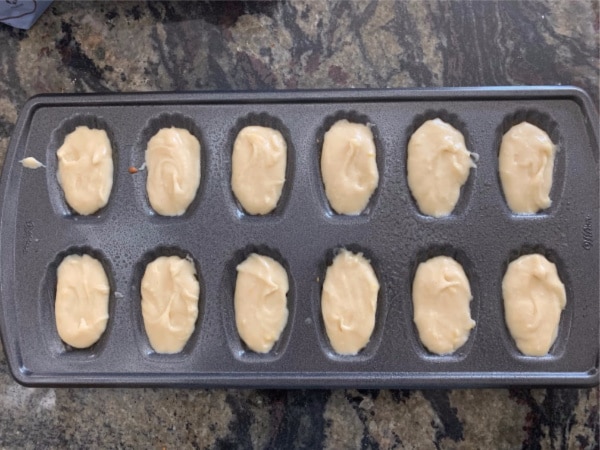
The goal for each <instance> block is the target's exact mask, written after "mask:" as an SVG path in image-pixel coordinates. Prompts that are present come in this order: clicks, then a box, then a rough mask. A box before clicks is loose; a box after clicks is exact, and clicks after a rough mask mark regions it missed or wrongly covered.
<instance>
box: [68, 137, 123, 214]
mask: <svg viewBox="0 0 600 450" xmlns="http://www.w3.org/2000/svg"><path fill="white" fill-rule="evenodd" d="M56 155H57V157H58V174H57V177H58V182H59V183H60V185H61V187H62V189H63V191H64V193H65V199H66V201H67V203H68V204H69V206H70V207H71V208H73V209H74V210H75V211H76V212H78V213H79V214H81V215H89V214H93V213H95V212H96V211H98V210H99V209H100V208H102V207H104V206H106V204H107V203H108V198H109V197H110V192H111V190H112V185H113V160H112V148H111V146H110V141H109V139H108V135H107V134H106V131H104V130H96V129H90V128H88V127H85V126H80V127H77V128H75V131H73V132H72V133H69V134H68V135H67V137H66V138H65V142H64V143H63V145H62V146H61V147H60V148H59V149H58V151H57V152H56Z"/></svg>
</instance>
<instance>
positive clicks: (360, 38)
mask: <svg viewBox="0 0 600 450" xmlns="http://www.w3.org/2000/svg"><path fill="white" fill-rule="evenodd" d="M598 40H599V6H598V2H597V1H571V2H558V1H557V2H542V1H537V2H520V3H513V2H509V1H482V2H473V3H471V2H445V1H439V2H438V1H407V2H400V1H380V2H377V1H348V2H338V1H330V2H325V1H316V0H313V1H310V0H309V1H304V2H289V3H271V2H256V3H242V2H240V3H238V2H217V3H210V4H207V3H195V4H189V3H176V2H152V3H149V4H145V3H134V2H123V3H118V4H117V3H100V2H85V3H75V2H66V1H59V2H55V3H54V4H53V6H51V8H50V9H48V11H46V13H45V14H44V15H43V16H42V17H41V19H40V20H39V22H38V23H37V24H36V25H35V26H34V27H33V28H32V29H31V30H29V31H18V30H13V29H11V28H8V27H6V26H4V25H0V158H2V159H3V157H4V154H5V152H6V148H7V145H8V141H9V138H10V135H11V132H12V130H13V127H14V123H15V120H16V118H17V115H18V112H19V111H20V109H21V107H22V106H23V104H24V102H25V100H26V99H27V98H28V97H30V96H32V95H35V94H39V93H43V92H52V93H57V92H105V91H149V90H204V89H206V90H214V89H223V90H238V89H284V88H291V89H305V88H338V87H339V88H341V87H361V88H363V87H372V88H383V87H415V86H468V85H513V84H515V85H518V84H574V85H576V86H580V87H582V88H584V89H586V90H587V91H588V92H589V93H590V95H591V96H592V98H593V100H594V102H595V103H596V104H598V99H599V73H600V60H599V55H598V52H599V44H598ZM598 404H599V391H598V388H594V389H580V390H574V389H533V390H529V389H502V390H456V391H446V390H434V391H393V390H384V391H360V390H334V391H283V390H274V391H253V390H210V391H205V390H185V389H178V390H175V389H30V388H24V387H21V386H19V385H18V384H16V383H15V382H14V381H13V379H12V378H11V376H10V375H9V372H8V367H7V365H6V361H5V359H4V356H3V354H2V353H1V352H0V447H6V448H49V447H65V446H68V447H73V448H88V447H103V448H112V447H122V448H162V447H166V448H188V447H194V448H315V447H327V448H335V449H341V448H359V447H363V448H473V449H476V448H506V449H514V448H589V449H593V448H598V446H599V438H598V421H599V416H598Z"/></svg>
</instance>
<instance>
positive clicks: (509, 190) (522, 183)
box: [499, 122, 556, 214]
mask: <svg viewBox="0 0 600 450" xmlns="http://www.w3.org/2000/svg"><path fill="white" fill-rule="evenodd" d="M555 154H556V146H555V145H554V144H553V143H552V140H551V139H550V137H549V136H548V134H547V133H546V132H545V131H543V130H541V129H540V128H538V127H536V126H535V125H532V124H530V123H528V122H522V123H520V124H518V125H515V126H514V127H512V128H511V129H510V130H508V132H506V134H505V135H504V136H503V137H502V144H501V145H500V154H499V170H500V181H501V182H502V189H503V191H504V197H505V198H506V202H507V203H508V206H509V207H510V209H511V210H512V211H513V212H515V213H517V214H533V213H537V212H538V211H540V210H543V209H546V208H548V207H550V205H551V204H552V200H550V189H551V188H552V172H553V169H554V156H555Z"/></svg>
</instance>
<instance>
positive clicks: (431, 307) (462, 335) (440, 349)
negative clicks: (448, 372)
mask: <svg viewBox="0 0 600 450" xmlns="http://www.w3.org/2000/svg"><path fill="white" fill-rule="evenodd" d="M472 298H473V296H472V295H471V286H470V285H469V280H468V279H467V276H466V275H465V271H464V270H463V268H462V266H461V265H460V264H459V263H457V262H456V261H455V260H454V259H452V258H450V257H448V256H436V257H434V258H431V259H429V260H427V261H425V262H422V263H421V264H419V267H418V268H417V272H416V273H415V279H414V281H413V309H414V321H415V325H416V326H417V330H418V332H419V338H420V339H421V342H422V343H423V345H424V346H425V347H426V348H427V350H429V351H430V352H431V353H435V354H438V355H444V354H448V353H453V352H454V351H456V350H457V349H458V348H460V347H462V346H463V345H464V343H465V342H467V339H468V338H469V333H470V332H471V329H473V327H474V326H475V321H474V320H472V319H471V309H470V303H471V300H472Z"/></svg>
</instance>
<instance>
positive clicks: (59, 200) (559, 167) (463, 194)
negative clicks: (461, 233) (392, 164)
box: [47, 110, 566, 220]
mask: <svg viewBox="0 0 600 450" xmlns="http://www.w3.org/2000/svg"><path fill="white" fill-rule="evenodd" d="M435 118H439V119H441V120H443V121H444V122H446V123H448V124H449V125H451V126H452V127H454V128H455V129H456V130H458V131H459V132H460V133H462V135H463V136H464V138H465V144H466V148H467V150H469V151H470V152H472V153H476V154H478V155H481V154H482V152H481V151H480V150H478V149H477V148H474V145H473V142H472V139H471V137H470V134H469V131H468V127H467V125H466V124H465V122H463V121H462V120H461V118H460V117H459V116H458V115H456V114H452V113H449V112H448V111H447V110H427V111H425V112H424V113H423V114H420V115H417V116H416V117H415V119H414V120H413V122H412V123H411V125H410V126H409V127H408V128H407V130H406V132H405V135H406V142H405V143H404V148H403V149H398V151H403V158H404V164H403V165H404V167H405V166H406V157H407V152H406V148H407V146H408V141H409V140H410V137H411V136H412V135H413V133H414V132H415V131H416V130H417V129H418V128H419V127H420V126H421V125H422V124H423V123H425V122H426V121H428V120H432V119H435ZM343 119H346V120H348V121H350V122H352V123H359V124H364V125H368V126H369V128H370V129H371V131H372V132H373V138H374V142H375V147H376V149H377V153H376V163H377V167H378V171H379V174H380V180H379V183H378V186H377V188H376V189H375V191H374V193H373V195H372V196H371V198H370V199H369V201H368V203H367V205H366V207H365V208H364V209H363V211H362V212H361V213H360V214H359V215H370V214H371V212H372V211H373V210H374V208H375V205H376V203H377V202H378V199H379V197H380V190H381V189H380V186H381V175H382V174H384V173H385V170H384V165H385V158H384V153H385V152H384V151H383V149H384V144H383V140H382V136H381V135H380V132H379V130H378V128H377V124H376V123H373V122H372V121H371V120H370V119H369V118H368V117H367V116H365V115H363V114H360V113H358V112H356V111H339V112H337V113H335V114H333V115H331V116H328V117H327V118H326V119H325V120H324V121H323V124H322V126H321V127H319V129H318V132H317V134H316V137H315V144H316V145H314V147H315V149H316V151H317V153H316V154H315V157H314V158H312V159H313V163H312V164H311V166H312V167H310V171H311V172H313V173H318V174H319V177H318V179H319V180H318V184H319V189H318V196H319V197H320V198H319V200H320V201H321V203H322V205H323V209H324V213H325V214H326V215H328V216H338V217H345V216H344V215H343V214H337V213H336V212H335V211H334V210H333V208H332V207H331V205H330V203H329V201H328V199H327V196H326V195H325V189H324V185H323V178H322V174H321V166H320V155H321V149H322V144H323V137H324V135H325V133H326V132H327V131H328V130H329V129H330V128H331V126H332V125H333V124H335V123H336V122H337V121H339V120H343ZM524 121H526V122H529V123H531V124H533V125H535V126H537V127H538V128H540V129H541V130H543V131H545V132H546V133H547V134H548V136H549V137H550V139H551V140H552V143H553V144H554V145H555V147H556V148H561V142H560V141H561V138H560V134H559V128H558V125H557V123H556V122H555V121H554V120H553V119H552V118H551V117H550V116H549V115H548V114H546V113H544V112H540V111H538V110H518V111H516V112H515V113H512V114H509V115H507V116H506V117H505V118H504V120H503V121H502V122H501V124H500V125H499V126H498V127H497V129H496V137H495V142H494V148H495V149H496V153H495V154H496V156H497V154H498V151H499V149H500V143H501V141H502V137H503V135H504V134H505V133H506V132H507V131H508V130H510V128H512V127H513V126H514V125H517V124H519V123H522V122H524ZM251 125H258V126H264V127H269V128H273V129H274V130H277V131H279V132H280V133H281V134H282V136H283V138H284V139H285V142H286V144H287V164H286V170H285V184H284V187H283V189H282V193H281V197H280V198H279V201H278V202H277V205H276V207H275V208H274V209H273V210H272V211H271V212H270V213H268V214H266V216H278V215H281V214H282V213H283V211H284V209H285V208H286V206H287V204H288V201H289V198H290V191H291V185H292V184H293V179H294V176H295V174H296V156H295V152H296V150H295V146H294V143H293V142H292V139H291V134H290V131H289V129H288V127H287V126H286V125H285V124H284V122H282V121H281V120H280V119H279V118H277V117H274V116H271V115H269V114H267V113H260V114H254V113H253V114H249V115H247V116H245V117H242V118H240V119H239V120H238V121H237V123H236V125H235V126H234V127H233V128H232V129H231V130H230V133H229V137H228V138H227V144H226V148H227V149H228V150H227V152H226V154H227V155H229V157H228V158H225V159H224V162H225V166H224V168H225V171H226V172H227V173H226V174H227V176H228V177H229V178H228V182H230V180H231V166H232V165H231V153H232V148H233V143H234V142H235V139H236V137H237V135H238V134H239V132H240V131H241V130H242V129H243V128H244V127H246V126H251ZM78 126H87V127H89V128H92V129H101V130H105V131H106V132H107V135H108V138H109V140H110V142H111V145H112V151H113V166H114V175H113V176H114V177H120V176H124V174H125V173H127V176H133V177H135V178H134V185H135V187H136V191H139V192H136V196H138V197H139V198H140V200H141V201H142V203H143V208H144V211H145V212H146V213H147V214H149V215H154V216H158V217H161V216H160V215H159V214H157V213H156V212H155V211H154V210H153V209H152V207H151V205H150V202H149V200H148V195H147V192H146V189H145V182H146V175H145V173H146V172H145V171H144V170H141V171H140V172H139V173H136V174H133V175H130V174H129V173H128V170H129V169H131V168H136V171H137V169H139V168H142V169H143V168H144V167H145V157H144V151H145V149H146V147H147V143H148V141H149V140H150V139H151V138H152V137H153V136H154V135H155V134H156V133H157V132H158V131H159V130H161V129H162V128H169V127H176V128H182V129H185V130H187V131H189V132H190V133H191V134H192V135H193V136H194V137H196V138H197V139H198V141H199V143H200V160H201V164H200V184H199V187H198V190H197V192H196V195H195V197H194V199H193V201H192V202H191V203H190V205H189V207H188V208H187V211H186V212H185V213H184V214H183V215H182V217H188V216H190V215H191V214H192V213H193V211H194V210H195V209H196V208H197V207H198V206H199V204H200V202H201V198H202V193H203V191H204V190H205V189H206V182H207V171H208V169H209V164H207V161H208V159H207V158H208V157H209V155H208V146H207V144H206V140H205V139H204V137H203V133H202V131H201V127H200V126H199V125H198V124H197V123H196V121H195V120H194V119H192V118H191V117H188V116H185V115H183V114H179V113H173V114H166V113H165V114H161V115H159V116H157V117H155V118H153V119H150V120H149V122H148V124H147V126H146V127H145V128H144V129H143V130H142V132H141V134H140V136H139V138H138V141H137V144H135V146H134V148H135V149H136V150H135V151H132V152H131V157H130V164H129V165H128V166H127V167H120V166H119V164H118V161H119V157H118V153H119V146H118V145H115V142H116V139H115V136H114V134H113V132H112V131H111V128H110V126H109V125H108V123H107V121H106V120H104V119H103V118H100V117H96V116H89V115H76V116H73V117H71V118H69V119H67V120H65V121H64V122H63V123H62V124H61V125H60V126H59V127H58V128H57V129H56V130H55V132H54V133H53V138H52V143H51V145H50V147H49V149H50V152H49V154H48V157H47V168H48V173H49V175H50V176H49V182H48V185H49V186H48V189H49V193H50V198H51V201H52V203H53V207H54V209H55V210H56V211H57V212H58V213H59V214H60V215H62V216H73V217H77V216H79V215H78V214H77V213H76V212H75V211H74V210H73V209H72V208H70V207H69V205H68V204H67V202H66V201H65V197H64V193H63V191H62V189H61V187H60V185H59V183H58V181H57V179H56V176H55V174H56V173H57V168H58V162H57V158H56V151H57V149H58V148H59V147H60V146H61V145H62V143H63V142H64V140H65V137H66V136H67V135H68V134H69V133H71V132H73V131H74V130H75V128H76V127H78ZM564 153H565V152H564V151H561V152H557V153H556V158H555V162H554V177H553V182H552V188H551V191H550V198H551V199H552V200H553V203H552V206H550V207H549V208H547V209H545V210H543V211H541V212H540V214H547V213H548V214H549V213H551V211H552V210H553V209H554V208H555V205H556V204H557V201H556V200H558V198H559V194H560V192H561V191H562V187H563V186H562V183H563V180H564V173H565V164H566V162H565V155H564ZM486 159H487V158H485V157H482V158H481V159H480V160H479V162H478V164H486ZM496 160H497V158H496ZM404 170H406V168H405V169H404ZM475 170H476V169H475ZM474 178H475V174H474V173H473V170H471V173H470V174H469V176H468V179H467V181H466V182H465V183H464V185H463V186H462V187H461V189H460V197H459V199H458V202H457V203H456V205H455V207H454V209H453V211H452V213H451V214H450V216H453V215H460V214H462V213H464V212H465V211H466V209H467V205H468V202H469V198H470V196H471V193H472V191H473V186H474ZM496 181H497V183H498V187H499V189H500V191H501V192H502V195H503V197H504V193H503V191H502V186H501V182H500V177H499V175H498V171H497V170H496ZM115 184H116V183H113V190H114V188H115ZM486 184H487V183H486ZM227 191H228V195H229V196H230V197H231V199H232V201H233V203H234V204H235V205H236V208H237V214H238V216H240V217H243V216H251V214H249V213H248V212H247V211H245V210H244V208H243V206H242V205H241V204H240V202H239V201H238V200H237V198H236V197H235V195H234V194H233V192H232V190H231V186H230V185H229V189H228V190H227ZM408 191H409V193H410V189H409V190H408ZM114 195H115V193H114V192H111V198H112V197H113V196H114ZM409 196H410V198H411V199H412V203H413V206H414V208H415V210H416V213H417V214H419V215H422V216H426V215H424V214H422V213H421V212H420V210H419V207H418V206H417V204H416V201H415V198H414V197H413V196H412V195H409ZM109 202H110V200H109ZM107 207H108V206H105V207H103V208H101V209H100V210H99V211H97V212H96V213H94V214H92V215H91V217H99V216H100V215H101V214H102V212H103V211H104V210H105V209H106V208H107ZM507 209H508V211H509V212H511V211H510V209H509V208H508V207H507ZM350 217H351V216H350ZM167 220H168V218H167Z"/></svg>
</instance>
